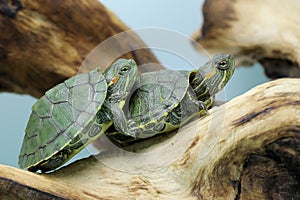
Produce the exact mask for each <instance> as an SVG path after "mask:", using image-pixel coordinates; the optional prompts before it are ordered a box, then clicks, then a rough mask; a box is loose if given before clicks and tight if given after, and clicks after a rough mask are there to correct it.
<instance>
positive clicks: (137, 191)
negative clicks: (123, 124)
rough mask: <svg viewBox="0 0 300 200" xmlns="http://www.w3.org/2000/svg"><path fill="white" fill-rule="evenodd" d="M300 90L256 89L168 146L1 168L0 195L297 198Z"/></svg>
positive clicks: (288, 82) (273, 85) (281, 86)
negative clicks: (42, 170) (38, 167)
mask: <svg viewBox="0 0 300 200" xmlns="http://www.w3.org/2000/svg"><path fill="white" fill-rule="evenodd" d="M299 85H300V79H278V80H276V81H272V82H269V83H265V84H262V85H260V86H257V87H255V88H253V89H252V90H250V91H248V92H247V93H245V94H243V95H241V96H239V97H236V98H235V99H232V100H231V101H229V102H227V103H226V104H224V105H222V106H219V107H214V108H212V109H211V110H210V111H209V114H208V115H207V116H205V117H203V118H201V119H198V120H195V121H193V122H191V123H189V124H187V125H186V126H184V127H182V128H181V129H180V130H179V131H178V132H177V133H176V134H174V135H173V137H169V138H168V139H166V140H165V141H160V142H156V143H155V144H152V145H151V146H150V147H145V148H142V145H141V144H137V145H139V147H138V148H136V149H135V153H128V152H127V151H126V152H125V153H124V152H123V154H120V152H118V151H106V152H105V151H104V152H101V153H100V154H99V155H97V156H95V157H93V156H91V157H89V158H86V159H82V160H79V161H77V162H75V163H73V164H70V165H68V166H66V167H63V168H61V169H59V170H57V171H55V172H53V173H50V174H35V173H31V172H26V171H23V170H20V169H15V168H12V167H8V166H3V165H2V166H1V167H0V168H1V170H0V196H1V197H3V198H4V199H5V198H6V199H214V200H215V199H235V200H236V199H243V200H244V199H299V198H300V191H299V188H300V168H299V166H300V165H299V164H300V148H299V146H300V99H299V96H300V87H299ZM154 139H155V138H154ZM150 141H151V140H150ZM148 142H149V140H148ZM137 149H138V150H137ZM166 159H169V160H166ZM112 163H114V164H115V165H111V164H112ZM3 198H2V199H3Z"/></svg>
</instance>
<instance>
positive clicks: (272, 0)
mask: <svg viewBox="0 0 300 200" xmlns="http://www.w3.org/2000/svg"><path fill="white" fill-rule="evenodd" d="M299 10H300V1H299V0H287V1H281V0H252V1H245V0H236V1H232V0H206V1H205V3H204V5H203V8H202V11H203V19H204V20H203V24H202V27H201V29H200V30H199V31H197V32H196V33H195V34H194V35H193V39H194V40H195V41H196V42H197V43H199V44H200V45H201V46H202V47H203V48H204V49H205V50H206V51H208V52H209V53H211V54H215V53H216V52H220V51H222V52H227V53H231V54H233V55H234V56H235V58H236V60H237V63H238V64H239V65H252V64H253V63H255V62H259V63H260V64H262V66H263V67H264V69H265V73H266V75H267V76H268V77H270V78H273V79H274V78H281V77H297V78H299V77H300V56H299V55H300V47H299V46H300V27H299V24H300V13H299ZM195 47H196V49H198V50H199V51H200V52H201V51H202V50H203V48H199V46H198V47H197V45H195ZM205 53H207V52H205Z"/></svg>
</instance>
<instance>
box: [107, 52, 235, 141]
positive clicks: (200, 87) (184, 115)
mask: <svg viewBox="0 0 300 200" xmlns="http://www.w3.org/2000/svg"><path fill="white" fill-rule="evenodd" d="M203 69H206V72H203ZM208 69H209V70H208ZM234 69H235V64H234V58H233V57H232V56H231V55H228V54H218V55H216V56H214V57H213V58H212V59H211V60H210V61H209V62H207V63H206V64H205V65H204V66H203V67H201V68H199V70H194V71H183V70H182V71H174V70H162V71H157V72H149V73H145V74H142V76H141V77H140V78H139V79H138V80H137V86H136V90H135V91H134V92H133V94H132V96H131V97H130V100H129V106H128V109H129V111H124V112H120V111H119V112H118V111H114V109H113V112H114V113H115V116H118V121H120V123H118V127H114V128H115V129H116V131H115V130H114V129H110V130H108V132H107V133H106V135H108V137H109V138H111V139H112V140H113V141H115V142H117V143H119V144H120V145H127V144H126V143H127V142H130V141H132V140H138V139H141V138H148V137H151V136H153V135H156V134H158V133H163V132H170V131H173V130H175V129H177V128H179V126H180V125H181V124H183V123H185V122H186V121H188V120H189V119H191V118H192V117H195V116H196V115H204V114H206V113H207V112H206V111H207V109H208V108H209V107H210V106H211V105H212V103H213V100H214V99H213V98H214V95H215V94H216V93H217V92H218V91H220V90H221V89H222V88H223V87H224V86H225V85H226V83H227V82H228V80H229V79H230V78H231V76H232V74H233V72H234ZM124 113H127V115H126V116H125V115H123V114H124ZM115 120H116V119H115ZM120 133H121V134H120ZM126 135H127V136H126Z"/></svg>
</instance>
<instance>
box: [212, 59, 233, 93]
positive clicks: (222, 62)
mask: <svg viewBox="0 0 300 200" xmlns="http://www.w3.org/2000/svg"><path fill="white" fill-rule="evenodd" d="M210 64H211V65H212V67H213V68H214V69H215V70H216V73H215V74H214V76H215V78H218V79H219V81H217V82H216V84H217V85H216V86H217V87H218V89H217V91H216V92H218V91H220V90H222V89H223V88H224V86H225V85H226V84H227V82H228V81H229V80H230V78H231V77H232V75H233V72H234V70H235V61H234V58H233V56H232V55H231V54H217V55H215V56H214V57H213V58H212V59H211V63H210ZM206 76H209V75H206Z"/></svg>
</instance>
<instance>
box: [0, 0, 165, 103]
mask: <svg viewBox="0 0 300 200" xmlns="http://www.w3.org/2000/svg"><path fill="white" fill-rule="evenodd" d="M3 2H6V1H2V2H0V3H3ZM21 2H22V3H23V8H22V10H20V11H19V12H18V13H17V16H16V18H10V17H8V16H5V15H2V14H0V30H1V34H0V91H6V92H15V93H20V94H23V93H25V94H30V95H32V96H34V97H40V96H42V95H43V94H44V92H45V91H46V90H48V89H49V88H51V87H53V86H54V85H56V84H58V83H60V82H62V81H63V80H65V79H67V78H69V77H71V76H73V75H75V74H76V73H77V72H78V70H79V68H80V67H81V65H84V66H85V68H91V67H95V65H97V66H101V67H102V68H105V67H106V66H107V65H108V64H109V63H111V62H112V61H113V60H114V59H116V58H118V57H120V56H122V57H126V58H134V59H135V61H137V63H138V64H144V63H151V62H154V63H157V62H158V61H157V59H156V58H155V56H154V55H153V54H152V53H151V52H150V51H149V50H147V49H140V48H145V47H146V45H145V44H144V42H143V41H142V40H141V39H140V38H139V37H138V36H137V35H135V34H133V33H132V32H128V33H127V34H124V36H123V37H122V38H118V40H122V43H118V40H115V41H113V42H111V43H110V44H109V45H106V46H105V48H104V49H103V48H102V51H100V52H97V51H94V52H93V55H92V56H91V54H89V53H90V52H91V51H92V50H93V49H94V48H95V47H97V45H99V44H103V43H102V42H103V41H106V39H108V38H110V37H112V36H114V35H116V34H118V33H120V32H123V31H127V30H129V28H128V27H127V26H126V25H125V24H124V23H123V22H122V21H121V20H119V19H118V18H117V17H116V16H115V15H114V14H113V13H112V12H111V11H109V10H108V9H107V8H105V7H104V6H103V5H101V4H100V3H99V2H98V1H97V0H87V1H72V0H64V1H53V0H33V1H32V0H22V1H21ZM139 49H140V50H139ZM127 52H128V53H127ZM88 55H89V60H86V61H85V62H84V63H83V61H84V59H85V58H86V57H87V56H88ZM86 65H88V66H86ZM154 66H155V67H152V68H151V69H149V68H143V70H144V71H145V70H150V71H151V70H157V69H160V68H159V67H158V65H154ZM83 68H84V67H81V70H82V69H83Z"/></svg>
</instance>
